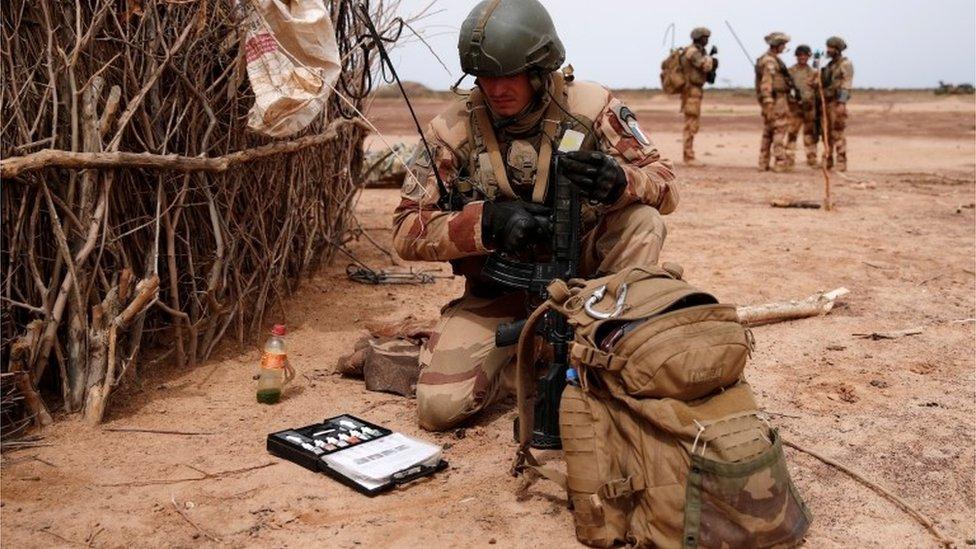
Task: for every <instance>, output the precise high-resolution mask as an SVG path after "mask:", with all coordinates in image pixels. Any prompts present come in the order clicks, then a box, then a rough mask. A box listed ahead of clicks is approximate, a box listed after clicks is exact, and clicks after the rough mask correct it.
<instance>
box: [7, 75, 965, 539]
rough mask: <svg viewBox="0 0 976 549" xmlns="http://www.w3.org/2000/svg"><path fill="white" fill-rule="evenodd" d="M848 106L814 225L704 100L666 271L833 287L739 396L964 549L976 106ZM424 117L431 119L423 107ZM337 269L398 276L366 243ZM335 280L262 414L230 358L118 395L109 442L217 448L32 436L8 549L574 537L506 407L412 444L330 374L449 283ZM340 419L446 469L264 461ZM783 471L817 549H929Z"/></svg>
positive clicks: (810, 474) (301, 317) (398, 410)
mask: <svg viewBox="0 0 976 549" xmlns="http://www.w3.org/2000/svg"><path fill="white" fill-rule="evenodd" d="M858 97H859V99H856V100H855V101H856V102H855V103H854V107H853V108H852V117H851V122H850V125H851V131H850V135H851V137H850V155H851V159H850V168H851V172H850V173H849V174H848V176H847V178H845V179H840V178H835V196H836V202H837V210H836V211H834V212H831V213H827V212H824V211H810V210H783V209H773V208H770V207H769V205H768V204H769V202H770V200H772V199H774V198H781V197H793V198H808V199H816V198H819V196H820V193H821V188H822V180H821V179H820V177H819V174H818V173H817V172H813V171H808V170H805V169H803V170H799V171H797V172H796V173H793V174H789V175H775V174H770V173H758V172H757V171H755V170H754V169H753V168H752V166H753V163H754V162H755V156H756V148H757V145H758V141H759V134H758V109H757V108H756V106H755V104H754V103H752V102H751V100H750V99H749V98H748V97H736V96H726V97H722V98H710V97H708V96H706V103H705V104H706V111H705V117H704V119H703V130H702V131H703V133H702V135H701V139H700V143H701V145H700V155H701V156H702V158H703V159H704V160H706V161H708V162H709V164H710V166H709V167H706V168H702V169H681V170H680V178H681V180H682V183H683V190H682V203H681V205H680V207H679V210H678V212H676V213H675V214H673V215H671V216H669V217H668V218H667V222H668V226H669V231H670V234H669V238H668V242H667V244H666V246H665V250H664V253H663V257H662V259H663V260H666V261H674V262H678V263H680V264H682V265H684V267H685V272H686V277H687V278H688V279H689V280H691V281H692V282H693V283H694V284H696V285H698V286H700V287H702V288H706V289H709V290H712V291H714V292H715V293H716V294H717V295H718V296H719V297H720V298H721V299H723V300H726V301H729V302H734V303H756V302H763V301H768V300H777V299H783V298H791V297H804V296H806V295H809V294H811V293H813V292H815V291H818V290H824V289H832V288H835V287H838V286H846V287H848V288H850V289H851V291H852V292H851V295H850V296H849V298H848V299H846V301H845V302H844V303H843V305H842V306H840V307H839V308H837V309H836V310H835V311H834V312H832V313H831V314H830V315H829V316H826V317H822V318H816V319H809V320H804V321H798V322H792V323H784V324H778V325H773V326H768V327H761V328H758V329H756V330H755V334H756V338H757V341H758V350H757V352H756V353H755V356H754V358H753V360H752V362H751V364H750V365H749V367H748V369H747V375H748V377H749V379H750V381H751V382H752V384H753V386H754V387H755V389H756V391H757V396H758V399H759V400H760V402H761V404H762V406H763V407H764V408H765V409H766V410H768V411H769V412H770V413H771V415H772V422H773V423H774V424H775V425H777V426H778V427H779V428H780V429H781V430H782V432H783V433H784V435H785V436H786V437H787V438H789V439H790V440H792V441H794V442H796V443H799V444H801V445H803V446H806V447H809V448H811V449H815V450H817V451H819V452H822V453H823V454H825V455H828V456H831V457H833V458H836V459H838V460H840V461H842V462H844V463H846V464H848V465H849V466H851V467H854V468H855V469H857V470H859V471H862V472H864V473H865V474H866V475H867V476H868V477H870V478H872V479H874V480H876V481H878V482H880V483H882V484H883V485H885V486H887V487H889V488H891V489H892V490H893V491H894V492H896V493H897V494H899V495H900V496H902V497H903V498H904V499H905V500H907V501H908V502H909V503H911V504H912V505H914V506H916V507H917V508H918V509H919V510H920V511H921V512H923V513H924V514H926V515H928V516H930V517H932V518H933V519H934V520H935V522H936V523H937V525H938V526H939V528H941V529H942V530H943V531H944V532H946V533H947V535H949V536H950V537H951V538H952V539H953V540H954V542H955V543H956V544H958V545H959V546H961V547H965V546H967V544H968V545H973V544H976V541H974V538H976V527H974V518H973V517H974V512H976V495H974V474H976V470H974V460H976V455H974V436H976V433H974V411H976V410H974V407H976V406H974V396H976V395H974V386H976V385H974V384H976V379H974V337H976V332H974V330H976V328H974V323H973V320H972V319H973V317H974V316H976V302H974V288H976V284H974V257H976V220H974V210H973V206H972V205H973V202H974V199H976V195H974V188H976V187H974V177H976V165H974V160H976V145H974V143H976V141H974V127H976V124H974V121H976V120H974V117H976V113H974V105H973V100H972V98H971V97H970V98H965V99H960V98H942V99H936V98H934V97H933V96H931V95H921V94H894V95H893V94H887V95H885V94H871V95H868V94H865V95H864V96H858ZM628 100H629V102H630V103H631V104H632V106H633V107H634V108H635V110H637V112H638V114H639V116H640V117H641V118H642V120H643V121H644V126H645V129H646V130H648V131H650V132H651V133H652V134H653V136H654V138H655V139H656V141H657V142H658V143H659V146H660V147H661V149H662V151H663V152H664V153H665V155H668V156H670V157H672V158H673V157H675V156H677V155H678V153H679V152H680V143H679V142H678V139H679V132H680V119H679V118H678V116H677V115H676V114H675V112H674V111H675V110H676V104H675V102H673V101H670V100H665V99H663V98H660V97H656V98H653V99H650V100H647V99H646V98H642V97H640V96H635V97H629V98H628ZM422 103H423V104H422V105H421V113H422V116H423V117H424V118H425V119H426V118H429V117H430V116H431V115H432V113H433V112H435V111H436V110H437V109H438V108H439V106H440V104H439V103H436V102H433V101H429V102H422ZM397 108H398V106H397V103H396V102H395V101H386V102H384V103H377V104H375V105H374V106H373V110H372V111H371V115H372V116H373V117H374V118H376V119H377V120H381V121H382V127H383V129H384V131H385V132H387V133H388V134H389V135H397V134H408V133H409V125H408V124H407V119H406V118H404V115H403V113H401V112H400V111H398V110H397ZM394 114H396V117H394V116H393V115H394ZM396 202H397V192H396V191H394V190H369V191H366V192H364V193H363V195H362V197H361V199H360V201H359V206H358V210H357V211H358V216H359V219H360V220H361V222H362V223H363V226H364V227H366V228H367V230H368V231H369V234H370V235H371V236H372V237H373V238H375V239H376V240H377V241H379V242H381V243H383V244H384V245H387V244H388V242H389V236H390V233H389V230H388V226H389V218H390V213H391V211H392V210H393V208H394V206H395V204H396ZM352 249H353V250H354V252H355V253H356V254H357V255H358V256H359V257H360V258H361V259H363V260H365V261H367V262H369V263H370V264H372V265H374V266H376V267H384V266H389V260H388V259H387V258H386V256H384V255H383V254H382V253H381V252H380V251H379V250H377V249H376V248H374V247H372V246H371V245H369V244H368V243H367V242H366V241H365V239H364V240H362V241H359V242H356V243H354V245H353V246H352ZM344 263H345V262H344V261H342V260H340V261H338V264H337V265H336V266H334V267H330V268H327V269H324V270H323V271H322V272H321V273H320V274H319V275H318V276H316V277H315V278H313V279H312V280H310V281H309V282H308V283H307V284H305V285H304V286H303V288H302V289H301V290H300V291H299V293H298V294H297V295H295V296H293V299H291V301H290V302H289V303H288V304H287V306H286V307H284V309H283V310H282V311H281V312H280V313H279V314H278V315H277V316H276V317H275V318H273V319H269V323H270V321H275V322H278V321H284V322H287V324H288V326H289V329H290V333H289V336H288V342H289V345H290V349H291V354H290V356H291V360H292V363H293V365H294V366H295V367H296V369H297V370H298V372H299V376H298V379H297V381H296V383H295V384H294V386H292V387H291V388H290V390H289V391H288V392H287V393H286V398H285V400H283V401H282V402H281V403H280V404H279V405H276V406H270V407H269V406H262V405H258V404H256V403H255V402H254V385H253V381H252V380H251V375H252V373H253V372H254V371H255V368H256V367H257V364H258V361H259V356H260V353H259V351H258V349H257V348H256V347H255V348H249V349H244V350H241V349H237V348H234V347H233V346H231V347H228V348H226V349H224V350H223V351H222V355H221V356H220V357H218V358H216V359H214V360H212V361H210V362H209V363H207V364H204V365H202V366H200V367H198V368H197V369H195V370H192V371H178V372H177V371H166V370H165V369H164V370H162V371H159V372H156V373H154V374H152V375H151V376H149V377H143V378H142V379H141V380H140V382H139V386H138V387H131V388H128V389H127V390H126V392H125V394H124V395H120V398H117V399H116V400H115V403H114V406H113V408H112V410H111V413H110V415H109V419H108V421H107V422H106V424H105V425H104V427H108V428H142V429H171V430H183V431H195V432H203V433H210V434H202V435H185V436H181V435H162V434H149V433H132V432H111V431H107V430H105V429H103V428H90V427H87V426H85V425H83V424H81V423H79V422H77V421H74V420H71V419H68V420H65V421H62V422H59V423H58V424H56V425H55V426H53V427H51V428H49V429H48V430H47V431H45V432H44V433H43V436H44V441H45V442H46V443H48V444H50V446H46V447H38V448H32V449H26V450H20V451H17V452H12V453H7V454H5V455H4V456H3V461H2V469H0V472H2V485H0V488H2V495H0V499H2V503H0V513H2V530H0V534H2V538H3V541H4V543H5V544H9V546H10V547H15V546H16V547H48V546H74V545H86V544H90V545H93V546H98V547H120V546H130V545H134V546H160V545H167V546H199V545H229V546H276V547H285V546H310V545H311V546H329V547H355V546H360V545H362V546H394V547H415V546H427V547H441V546H473V545H483V546H486V545H489V544H492V543H494V544H496V545H498V546H501V547H508V546H515V547H529V546H532V547H539V546H545V547H560V546H572V545H573V544H574V543H575V539H574V537H573V530H572V519H571V516H570V513H569V512H568V511H567V510H566V506H565V496H564V494H561V493H560V492H559V490H558V489H557V488H556V487H555V486H553V485H551V484H545V483H539V484H537V485H536V486H535V487H534V488H533V489H532V490H531V491H530V493H529V495H528V496H527V497H525V498H523V500H522V501H519V500H518V499H517V498H516V496H515V491H516V481H515V480H514V479H513V478H512V477H510V476H508V475H507V470H508V464H509V463H510V459H511V457H512V451H513V444H512V442H511V435H510V433H511V421H512V417H513V415H514V411H513V409H512V403H511V401H510V400H508V401H503V402H501V403H499V404H497V405H495V406H493V407H491V408H490V409H489V410H488V411H487V412H486V413H485V414H483V415H482V416H481V417H479V418H478V419H477V421H475V422H474V423H472V424H471V425H469V426H468V427H467V428H466V429H464V430H463V431H458V432H454V433H445V434H427V433H423V432H421V431H420V430H419V428H418V427H417V426H416V419H415V403H414V401H412V400H409V399H404V398H400V397H396V396H393V395H386V394H380V393H369V392H367V391H365V389H364V388H363V386H362V384H361V383H360V382H358V381H355V380H348V379H342V378H339V377H336V376H333V375H331V371H332V368H333V366H334V364H335V362H336V359H337V358H339V357H340V356H341V355H343V354H345V353H347V352H348V351H349V349H350V347H351V345H352V343H353V342H354V341H355V340H356V339H358V338H359V337H360V335H361V334H362V333H363V332H364V325H365V324H367V323H370V322H375V321H394V320H399V319H401V318H403V317H404V316H406V315H414V316H416V317H417V318H422V319H426V318H434V317H435V316H436V314H437V311H438V309H439V307H440V306H441V305H442V304H443V303H444V302H446V301H447V300H448V299H450V298H451V297H452V296H455V295H457V294H458V293H459V292H460V289H461V287H462V281H460V280H442V281H439V282H437V283H436V284H432V285H426V286H416V287H392V286H382V287H375V286H362V285H358V284H355V283H353V282H350V281H348V280H347V279H346V277H345V274H344V272H343V267H344ZM913 327H920V328H921V329H922V330H923V332H922V333H921V334H919V335H916V336H911V337H905V338H902V339H897V340H887V341H870V340H863V339H858V338H855V337H853V336H852V334H854V333H861V332H873V331H882V330H900V329H904V328H913ZM343 412H349V413H353V414H356V415H360V416H362V417H364V418H367V419H370V420H372V421H374V422H378V423H380V424H383V425H387V426H390V427H392V428H394V429H399V430H402V431H404V432H406V433H409V434H413V435H419V436H423V437H425V438H427V439H430V440H433V441H436V442H437V443H439V444H443V445H444V447H445V449H446V450H445V454H446V457H447V459H449V460H450V462H451V467H450V469H449V470H448V471H445V472H444V473H442V474H438V475H437V476H435V477H433V478H432V479H429V480H426V481H422V482H419V483H417V484H415V485H412V486H410V487H409V488H407V489H402V490H398V491H395V492H393V493H390V494H387V495H383V496H381V497H377V498H374V499H369V498H366V497H363V496H360V495H358V494H356V493H354V492H353V491H351V490H349V489H347V488H345V487H343V486H341V485H339V484H337V483H335V482H334V481H332V480H330V479H328V478H326V477H323V476H319V475H315V474H312V473H310V472H307V471H305V470H304V469H301V468H299V467H298V466H296V465H293V464H291V463H288V462H283V461H281V460H278V459H275V458H273V457H271V456H269V455H268V454H267V453H266V451H265V447H264V441H265V435H266V434H267V433H269V432H272V431H275V430H279V429H282V428H287V427H293V426H300V425H305V424H308V423H312V422H315V421H318V420H321V419H323V418H325V417H328V416H332V415H335V414H338V413H343ZM553 457H555V456H553ZM788 458H789V461H790V468H791V471H792V473H793V477H794V479H795V481H796V483H797V485H798V487H799V489H800V491H801V493H802V494H803V496H804V498H805V499H806V501H807V503H808V504H809V506H810V507H811V509H812V511H813V513H814V515H815V521H814V524H813V527H812V529H811V531H810V534H809V538H808V546H810V547H926V546H933V545H934V543H933V541H932V537H931V536H930V535H929V534H928V533H927V532H926V531H925V530H924V529H923V528H922V527H921V526H919V525H918V524H917V523H916V522H915V521H914V520H912V519H911V518H910V517H908V516H907V515H906V514H905V513H903V512H902V511H900V510H899V509H898V508H896V507H895V506H893V505H892V504H891V503H889V502H888V501H886V500H884V499H882V498H880V497H879V496H878V495H877V494H875V493H874V492H872V491H870V490H869V489H867V488H865V487H864V486H862V485H860V484H858V483H856V482H855V481H853V480H851V479H850V478H849V477H848V476H846V475H844V474H842V473H840V472H838V471H837V470H835V469H833V468H830V467H828V466H825V465H823V464H822V463H820V462H818V461H816V460H814V459H813V458H811V457H809V456H807V455H804V454H801V453H798V452H796V451H793V450H788ZM252 468H253V469H252Z"/></svg>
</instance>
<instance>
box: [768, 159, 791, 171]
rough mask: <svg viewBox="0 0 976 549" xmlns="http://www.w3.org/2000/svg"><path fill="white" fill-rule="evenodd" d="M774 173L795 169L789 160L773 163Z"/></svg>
mask: <svg viewBox="0 0 976 549" xmlns="http://www.w3.org/2000/svg"><path fill="white" fill-rule="evenodd" d="M772 171H773V173H789V172H792V171H793V166H791V165H790V164H789V163H787V162H783V163H776V164H773V170H772Z"/></svg>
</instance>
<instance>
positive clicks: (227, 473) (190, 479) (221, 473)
mask: <svg viewBox="0 0 976 549" xmlns="http://www.w3.org/2000/svg"><path fill="white" fill-rule="evenodd" d="M276 463H277V462H274V461H270V462H268V463H265V464H263V465H255V466H253V467H244V468H243V469H231V470H229V471H218V472H216V473H208V472H206V471H203V470H200V469H197V468H196V467H193V466H192V465H187V467H189V468H190V469H193V470H194V471H199V472H200V473H201V476H199V477H186V478H174V479H161V480H138V481H134V482H119V483H114V484H98V485H97V486H101V487H104V488H120V487H123V486H155V485H159V484H179V483H181V482H199V481H201V480H210V479H214V478H219V477H227V476H232V475H239V474H241V473H247V472H250V471H256V470H258V469H264V468H265V467H271V466H272V465H275V464H276Z"/></svg>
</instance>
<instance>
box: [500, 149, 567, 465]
mask: <svg viewBox="0 0 976 549" xmlns="http://www.w3.org/2000/svg"><path fill="white" fill-rule="evenodd" d="M560 156H561V155H560V153H558V152H557V153H553V157H552V167H551V169H550V171H549V173H550V177H551V178H552V181H553V184H552V186H551V187H550V188H551V192H552V197H553V199H552V250H551V258H550V259H549V261H546V262H542V263H527V262H523V261H519V260H515V259H511V258H509V257H506V256H504V255H502V254H499V253H492V254H491V255H489V256H488V260H487V261H486V262H485V266H484V270H483V274H484V276H485V277H486V278H488V279H490V280H492V281H494V282H495V283H497V284H499V285H501V286H504V287H506V288H510V289H520V290H525V291H527V292H528V293H529V295H530V299H532V298H533V297H536V298H538V299H541V300H543V301H544V300H546V299H548V297H549V294H548V292H547V290H546V288H547V287H548V286H549V283H550V282H552V281H553V280H555V279H557V278H558V279H562V280H569V279H571V278H576V277H578V276H579V259H580V239H581V224H582V217H581V207H582V203H581V202H580V193H579V190H578V189H577V188H576V186H575V185H573V183H572V182H571V181H570V180H569V179H567V178H566V177H565V176H563V175H562V174H561V173H560V172H559V157H560ZM540 327H541V335H542V336H543V339H544V340H545V341H546V343H548V344H549V345H550V346H551V347H552V362H550V363H549V365H548V367H547V368H546V372H545V375H544V376H543V377H542V378H541V379H539V381H538V385H537V387H536V401H535V425H534V426H533V429H532V441H531V446H532V447H533V448H539V449H543V450H545V449H558V448H562V441H561V440H560V438H559V399H560V398H561V397H562V394H563V389H564V388H565V387H566V370H567V369H568V368H569V344H570V342H572V340H573V328H572V327H571V326H570V325H569V323H568V322H567V321H566V317H565V316H563V315H561V314H559V313H557V312H555V311H549V312H548V313H546V317H545V320H544V321H543V322H542V323H540ZM524 328H525V321H524V320H519V321H516V322H512V323H508V324H502V325H500V326H498V328H497V329H496V331H495V346H497V347H506V346H508V345H513V344H515V343H516V342H517V341H518V339H519V335H520V334H521V333H522V330H523V329H524ZM515 421H516V423H515V432H516V435H517V433H518V419H516V420H515Z"/></svg>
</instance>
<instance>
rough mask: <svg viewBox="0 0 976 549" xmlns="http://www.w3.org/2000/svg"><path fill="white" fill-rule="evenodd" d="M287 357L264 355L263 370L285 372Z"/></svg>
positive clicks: (262, 358)
mask: <svg viewBox="0 0 976 549" xmlns="http://www.w3.org/2000/svg"><path fill="white" fill-rule="evenodd" d="M286 356H287V355H281V354H277V353H264V356H262V357H261V368H263V369H265V370H284V369H285V357H286Z"/></svg>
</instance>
